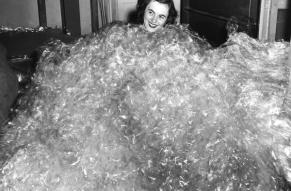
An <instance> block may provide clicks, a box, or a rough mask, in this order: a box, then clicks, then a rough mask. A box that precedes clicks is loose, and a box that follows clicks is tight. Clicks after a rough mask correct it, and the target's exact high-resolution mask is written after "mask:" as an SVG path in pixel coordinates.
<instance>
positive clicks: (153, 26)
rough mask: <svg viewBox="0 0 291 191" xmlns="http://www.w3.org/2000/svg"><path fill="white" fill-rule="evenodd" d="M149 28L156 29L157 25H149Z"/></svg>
mask: <svg viewBox="0 0 291 191" xmlns="http://www.w3.org/2000/svg"><path fill="white" fill-rule="evenodd" d="M149 26H150V27H152V28H156V27H157V25H153V24H151V23H149Z"/></svg>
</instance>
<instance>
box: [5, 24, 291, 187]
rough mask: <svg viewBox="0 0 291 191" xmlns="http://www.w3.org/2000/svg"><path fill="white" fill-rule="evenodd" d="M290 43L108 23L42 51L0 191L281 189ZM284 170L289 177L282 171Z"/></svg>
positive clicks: (9, 138)
mask: <svg viewBox="0 0 291 191" xmlns="http://www.w3.org/2000/svg"><path fill="white" fill-rule="evenodd" d="M288 49H289V45H288V43H285V42H273V43H263V42H259V41H257V40H255V39H253V38H250V37H249V36H247V35H246V34H244V33H234V34H232V35H231V36H230V37H229V39H228V41H227V42H226V43H225V44H224V45H222V46H221V47H218V48H216V49H212V48H211V47H210V46H209V45H208V43H207V42H206V41H205V40H203V39H202V38H200V37H198V36H197V35H196V34H193V33H191V32H189V31H188V30H187V28H186V27H185V26H180V25H177V26H168V27H166V28H164V29H162V30H161V31H158V32H156V33H148V32H146V31H144V30H143V28H142V27H140V26H133V25H122V24H113V25H110V26H107V27H105V28H104V29H103V30H102V31H100V32H99V33H98V34H95V35H91V36H87V37H86V38H82V39H80V40H78V41H77V42H76V43H74V44H64V43H62V42H59V41H55V42H52V43H50V44H48V46H46V47H44V51H43V54H42V57H41V59H40V61H39V64H38V66H37V71H36V73H35V75H34V77H33V82H32V85H31V88H30V89H29V91H28V92H27V94H26V95H25V96H23V97H22V98H21V99H20V100H19V107H18V112H17V116H16V117H15V118H14V119H13V120H12V121H11V122H10V123H9V125H8V126H7V127H6V133H5V134H4V135H3V138H2V140H1V159H2V168H1V174H0V190H25V191H26V190H37V191H40V190H52V191H72V190H84V191H91V190H92V191H93V190H108V191H111V190H116V191H129V190H137V191H141V190H149V191H154V190H157V191H161V190H163V191H170V190H173V191H182V190H193V191H195V190H197V191H199V190H201V191H208V190H209V191H214V190H217V191H219V190H220V191H223V190H224V191H227V190H228V191H229V190H233V191H237V190H256V191H270V190H288V188H289V187H288V185H289V184H288V180H291V175H290V174H289V173H290V172H291V170H290V169H289V162H290V159H289V157H291V149H290V148H291V147H290V146H291V143H290V140H291V139H290V138H291V121H290V120H289V118H288V117H287V116H288V115H287V113H286V112H284V111H285V109H284V103H285V101H286V100H285V99H284V98H285V97H287V96H286V94H288V91H287V90H288V86H289V68H288V65H287V62H286V59H287V55H288ZM289 171H290V172H289Z"/></svg>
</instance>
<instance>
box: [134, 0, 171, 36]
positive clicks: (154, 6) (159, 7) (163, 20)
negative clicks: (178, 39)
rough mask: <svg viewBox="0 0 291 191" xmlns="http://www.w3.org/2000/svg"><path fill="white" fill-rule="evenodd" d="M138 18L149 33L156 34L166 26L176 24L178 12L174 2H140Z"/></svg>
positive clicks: (159, 0) (165, 0)
mask: <svg viewBox="0 0 291 191" xmlns="http://www.w3.org/2000/svg"><path fill="white" fill-rule="evenodd" d="M137 17H138V23H140V24H142V23H143V25H144V27H145V29H146V30H147V31H149V32H155V31H157V30H159V29H161V28H163V27H164V26H165V25H166V24H174V23H175V21H176V18H177V11H176V9H175V6H174V3H173V1H172V0H139V1H138V3H137Z"/></svg>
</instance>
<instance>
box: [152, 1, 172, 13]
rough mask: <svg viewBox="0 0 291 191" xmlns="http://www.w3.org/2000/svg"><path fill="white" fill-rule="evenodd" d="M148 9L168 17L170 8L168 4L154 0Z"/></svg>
mask: <svg viewBox="0 0 291 191" xmlns="http://www.w3.org/2000/svg"><path fill="white" fill-rule="evenodd" d="M147 9H152V10H153V11H155V12H156V13H159V14H163V15H166V16H168V13H169V9H170V7H169V6H168V5H167V4H164V3H159V2H158V1H155V0H152V1H151V2H150V3H149V4H148V6H147Z"/></svg>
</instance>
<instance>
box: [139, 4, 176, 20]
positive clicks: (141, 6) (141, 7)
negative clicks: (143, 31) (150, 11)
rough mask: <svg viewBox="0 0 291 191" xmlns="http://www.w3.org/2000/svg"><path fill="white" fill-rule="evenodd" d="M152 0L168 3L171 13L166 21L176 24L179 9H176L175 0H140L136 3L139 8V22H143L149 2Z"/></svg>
mask: <svg viewBox="0 0 291 191" xmlns="http://www.w3.org/2000/svg"><path fill="white" fill-rule="evenodd" d="M151 1H157V2H159V3H163V4H167V5H168V6H169V15H168V18H167V21H166V24H174V23H175V21H176V18H177V11H176V9H175V5H174V3H173V0H138V1H137V5H136V10H137V23H138V24H142V23H143V17H144V12H145V9H146V7H147V6H148V4H150V2H151Z"/></svg>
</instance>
